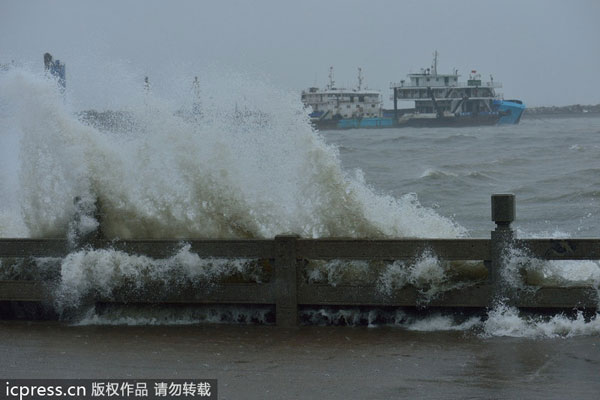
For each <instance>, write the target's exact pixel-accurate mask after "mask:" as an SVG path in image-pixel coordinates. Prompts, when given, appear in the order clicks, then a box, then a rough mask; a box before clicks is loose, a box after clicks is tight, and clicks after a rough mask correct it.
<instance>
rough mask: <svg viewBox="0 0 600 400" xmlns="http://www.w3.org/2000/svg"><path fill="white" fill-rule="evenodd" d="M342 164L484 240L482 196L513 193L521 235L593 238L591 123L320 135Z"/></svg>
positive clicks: (596, 196) (599, 177) (595, 192)
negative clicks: (336, 150)
mask: <svg viewBox="0 0 600 400" xmlns="http://www.w3.org/2000/svg"><path fill="white" fill-rule="evenodd" d="M323 136H324V138H325V140H326V141H327V142H329V143H334V144H335V145H337V146H338V147H339V149H340V159H341V161H342V165H343V167H344V168H345V169H347V170H352V169H354V168H358V169H360V170H361V171H363V172H364V175H365V180H366V181H367V182H368V183H369V184H370V185H372V186H373V187H374V188H377V189H378V190H381V191H384V192H386V193H390V194H392V195H393V196H396V197H399V196H403V195H406V194H407V193H414V194H415V196H416V197H418V199H419V202H420V203H421V204H422V205H423V206H425V207H430V208H433V209H435V210H436V212H437V213H439V214H441V215H443V216H445V217H448V218H452V219H453V220H454V221H456V222H457V223H459V224H460V225H461V226H463V227H465V228H467V230H468V231H469V233H470V235H471V236H473V237H488V236H489V231H490V230H491V229H493V227H494V224H493V223H492V222H491V221H490V196H491V195H492V194H494V193H514V194H515V195H516V201H517V218H516V221H515V224H514V226H515V227H516V228H517V229H518V230H519V233H520V235H521V236H523V237H529V236H547V237H552V236H556V235H560V236H569V237H600V118H598V117H554V116H549V117H547V118H543V117H536V118H527V117H525V118H523V119H522V120H521V123H520V124H518V125H505V126H486V127H465V128H436V129H426V128H421V129H413V128H405V129H379V130H348V131H328V132H324V134H323Z"/></svg>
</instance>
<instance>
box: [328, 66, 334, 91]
mask: <svg viewBox="0 0 600 400" xmlns="http://www.w3.org/2000/svg"><path fill="white" fill-rule="evenodd" d="M334 87H335V81H334V80H333V66H331V67H329V89H333V88H334Z"/></svg>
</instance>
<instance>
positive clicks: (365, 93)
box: [301, 51, 525, 130]
mask: <svg viewBox="0 0 600 400" xmlns="http://www.w3.org/2000/svg"><path fill="white" fill-rule="evenodd" d="M437 60H438V53H437V51H436V52H435V53H434V59H433V63H432V65H431V67H430V68H426V69H425V68H423V69H421V71H420V72H419V73H411V74H408V78H409V79H408V81H404V80H402V81H400V83H399V84H391V85H390V87H391V89H392V90H393V95H392V97H391V100H393V102H394V109H392V110H385V109H383V105H382V104H383V103H382V101H381V95H380V93H379V92H378V91H375V90H367V89H363V88H362V82H363V78H362V71H361V69H360V68H359V69H358V71H359V73H358V85H357V87H356V88H355V89H341V88H337V87H336V86H335V81H334V79H333V67H331V68H330V70H329V84H328V85H327V87H326V88H325V89H320V88H317V87H311V88H309V89H308V90H305V91H303V92H302V97H301V99H302V102H303V103H304V105H305V106H306V107H307V108H308V109H309V115H310V118H311V123H312V124H313V126H315V127H316V128H318V129H321V130H329V129H351V128H401V127H460V126H477V125H499V124H518V123H519V121H520V120H521V116H522V115H523V112H524V110H525V104H523V102H522V101H521V100H504V99H503V98H502V95H500V94H498V93H496V89H497V88H501V87H502V84H501V83H499V82H495V81H494V78H493V77H492V76H491V75H490V80H489V81H488V82H484V81H482V79H481V74H479V73H477V71H475V70H472V71H471V73H470V74H469V79H468V80H467V82H459V80H458V78H459V77H460V75H459V74H458V70H454V71H453V73H451V74H438V72H437ZM399 101H413V102H414V108H409V109H399V108H398V102H399Z"/></svg>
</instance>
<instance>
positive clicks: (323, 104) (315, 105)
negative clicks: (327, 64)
mask: <svg viewBox="0 0 600 400" xmlns="http://www.w3.org/2000/svg"><path fill="white" fill-rule="evenodd" d="M362 84H363V77H362V71H361V69H360V68H359V69H358V85H357V87H356V88H355V89H342V88H337V87H336V86H335V81H334V79H333V67H331V68H330V69H329V84H328V85H327V87H326V88H325V89H319V88H317V87H311V88H309V89H308V90H304V91H302V103H304V105H305V106H307V107H310V108H311V109H312V113H311V117H312V118H313V119H317V120H340V119H350V118H356V119H360V118H377V117H381V113H382V101H381V94H380V93H379V92H378V91H375V90H369V89H363V88H362Z"/></svg>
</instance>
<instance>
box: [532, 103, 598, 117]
mask: <svg viewBox="0 0 600 400" xmlns="http://www.w3.org/2000/svg"><path fill="white" fill-rule="evenodd" d="M541 116H557V117H559V116H577V117H579V116H582V117H584V116H585V117H598V116H600V104H596V105H581V104H573V105H570V106H562V107H557V106H549V107H528V108H526V109H525V113H523V118H527V117H530V118H531V117H541Z"/></svg>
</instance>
